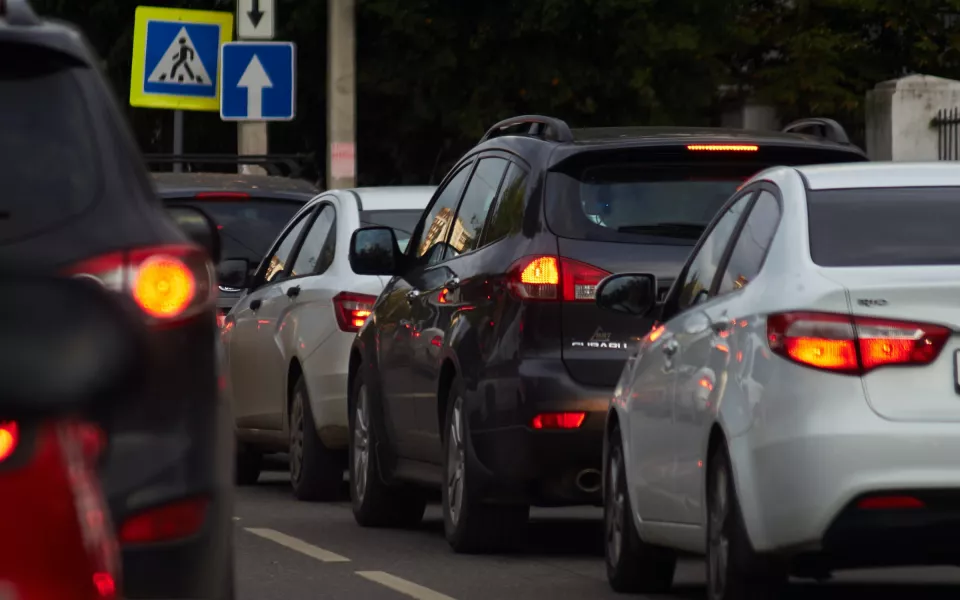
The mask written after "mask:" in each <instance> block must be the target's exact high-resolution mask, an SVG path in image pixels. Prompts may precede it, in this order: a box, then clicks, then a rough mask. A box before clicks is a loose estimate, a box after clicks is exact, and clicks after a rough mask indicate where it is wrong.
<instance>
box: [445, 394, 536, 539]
mask: <svg viewBox="0 0 960 600" xmlns="http://www.w3.org/2000/svg"><path fill="white" fill-rule="evenodd" d="M464 418H465V413H464V410H463V393H462V384H461V382H460V380H459V379H457V380H455V381H454V382H453V386H452V387H451V391H450V399H449V402H448V403H447V418H446V428H445V434H444V436H443V443H444V473H445V478H444V483H443V487H442V490H441V495H442V499H443V526H444V532H445V533H446V537H447V542H449V544H450V547H451V548H453V550H454V551H455V552H459V553H465V554H467V553H477V552H495V551H501V550H513V549H515V548H516V547H517V546H518V545H519V543H520V541H521V540H522V539H523V534H524V533H525V531H526V526H527V521H528V520H529V518H530V507H529V506H504V505H491V504H484V503H482V502H481V501H480V499H479V498H478V497H477V495H476V493H475V486H474V485H473V483H472V482H473V481H475V480H474V478H473V477H472V474H471V473H470V472H469V471H470V470H469V467H468V465H469V461H468V460H467V458H468V456H469V444H467V443H466V431H467V430H466V426H465V424H464Z"/></svg>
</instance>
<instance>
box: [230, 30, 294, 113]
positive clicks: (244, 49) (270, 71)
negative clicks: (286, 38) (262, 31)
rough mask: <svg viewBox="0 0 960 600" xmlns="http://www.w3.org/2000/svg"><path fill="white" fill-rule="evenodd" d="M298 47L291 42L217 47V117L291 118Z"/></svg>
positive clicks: (250, 43)
mask: <svg viewBox="0 0 960 600" xmlns="http://www.w3.org/2000/svg"><path fill="white" fill-rule="evenodd" d="M296 56H297V49H296V46H295V45H294V44H293V43H292V42H232V43H229V44H224V45H223V46H221V47H220V63H221V68H222V72H221V76H220V118H221V119H223V120H224V121H291V120H293V118H294V116H295V115H296V99H297V76H296V73H297V66H296V60H297V59H296Z"/></svg>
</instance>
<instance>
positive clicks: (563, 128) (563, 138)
mask: <svg viewBox="0 0 960 600" xmlns="http://www.w3.org/2000/svg"><path fill="white" fill-rule="evenodd" d="M524 125H526V131H516V132H511V131H509V130H510V129H513V128H519V127H522V126H524ZM504 135H524V136H530V137H536V138H540V139H544V140H549V141H552V142H572V141H573V132H572V131H570V126H569V125H567V124H566V123H565V122H563V121H561V120H560V119H555V118H553V117H543V116H540V115H523V116H521V117H511V118H509V119H504V120H503V121H500V122H499V123H497V124H496V125H494V126H493V127H491V128H490V129H489V130H488V131H487V133H485V134H484V135H483V137H482V138H480V143H481V144H482V143H483V142H485V141H487V140H491V139H493V138H495V137H500V136H504Z"/></svg>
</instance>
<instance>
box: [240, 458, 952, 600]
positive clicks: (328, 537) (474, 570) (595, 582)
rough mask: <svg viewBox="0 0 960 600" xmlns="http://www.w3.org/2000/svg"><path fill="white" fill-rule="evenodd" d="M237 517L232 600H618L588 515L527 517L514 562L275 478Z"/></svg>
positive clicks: (916, 572) (682, 582)
mask: <svg viewBox="0 0 960 600" xmlns="http://www.w3.org/2000/svg"><path fill="white" fill-rule="evenodd" d="M345 490H346V488H345ZM345 493H346V491H345ZM235 512H236V516H235V517H234V523H235V525H236V553H237V583H238V586H237V587H238V600H328V599H330V600H332V599H336V600H340V599H344V600H403V599H404V598H408V599H409V598H415V599H417V600H513V599H526V598H530V599H537V600H539V599H541V598H544V599H546V598H548V599H549V600H574V599H577V600H581V599H589V600H603V599H607V598H622V596H619V595H617V594H615V593H613V592H612V591H611V590H610V588H609V587H608V585H607V581H606V574H605V571H604V565H603V528H602V521H601V514H600V511H599V509H595V508H587V509H584V508H577V509H550V510H546V509H543V510H534V511H533V512H532V524H531V531H530V539H529V546H528V548H527V549H526V551H525V552H523V553H521V554H519V555H511V556H460V555H455V554H453V552H451V551H450V549H449V547H448V546H447V543H446V541H445V540H444V538H443V525H442V521H441V517H440V508H439V506H436V505H433V506H430V507H429V508H428V509H427V516H426V518H425V519H424V523H423V525H422V526H421V527H420V528H419V529H415V530H399V531H398V530H371V529H362V528H360V527H359V526H357V525H356V524H355V523H354V520H353V515H352V513H351V512H350V505H349V501H348V500H346V499H345V500H344V501H343V502H339V503H332V504H311V503H303V502H298V501H297V500H295V499H294V498H293V495H292V494H291V492H290V486H289V483H288V480H287V475H286V473H283V472H269V473H264V474H263V475H261V478H260V483H259V484H258V485H257V486H254V487H246V488H240V489H239V490H238V494H237V506H236V510H235ZM703 571H704V568H703V563H702V562H699V561H696V560H687V561H683V562H682V563H681V564H680V565H679V566H678V569H677V579H676V586H675V592H674V593H673V594H672V595H670V596H650V597H649V598H677V599H679V600H686V599H700V598H703V597H704V591H703V580H704V578H703ZM958 592H960V568H958V569H953V568H935V569H901V570H889V571H869V572H856V573H848V574H843V575H842V576H839V577H837V578H836V579H835V580H833V581H832V582H829V583H825V584H813V583H805V582H799V583H795V584H794V585H793V586H792V587H791V589H790V592H789V596H788V598H790V599H793V598H796V599H805V598H810V599H814V598H815V599H816V600H841V599H842V600H860V599H863V600H866V599H868V598H869V599H870V600H886V599H888V598H889V599H890V600H893V599H897V600H904V599H911V600H914V599H916V600H928V599H929V600H939V599H941V598H942V599H944V600H945V599H947V598H950V599H951V600H953V599H956V598H957V597H958V596H957V594H958Z"/></svg>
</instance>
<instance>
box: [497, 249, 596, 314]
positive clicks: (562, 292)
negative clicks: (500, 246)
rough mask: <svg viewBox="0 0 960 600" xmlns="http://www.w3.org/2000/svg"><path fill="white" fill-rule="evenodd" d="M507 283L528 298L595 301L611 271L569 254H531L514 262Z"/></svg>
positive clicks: (515, 292)
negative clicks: (573, 257) (572, 258)
mask: <svg viewBox="0 0 960 600" xmlns="http://www.w3.org/2000/svg"><path fill="white" fill-rule="evenodd" d="M507 272H508V274H509V275H508V281H507V285H508V286H509V288H510V290H511V291H512V292H513V294H514V295H515V296H517V297H518V298H521V299H524V300H558V299H559V300H562V301H564V302H593V301H594V299H595V298H596V292H597V284H599V283H600V282H601V281H603V278H604V277H606V276H608V275H610V273H609V272H607V271H604V270H603V269H599V268H597V267H594V266H593V265H588V264H586V263H582V262H579V261H576V260H571V259H569V258H558V257H556V256H549V255H548V256H527V257H524V258H521V259H520V260H518V261H516V262H515V263H513V265H511V267H510V269H509V270H508V271H507Z"/></svg>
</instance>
